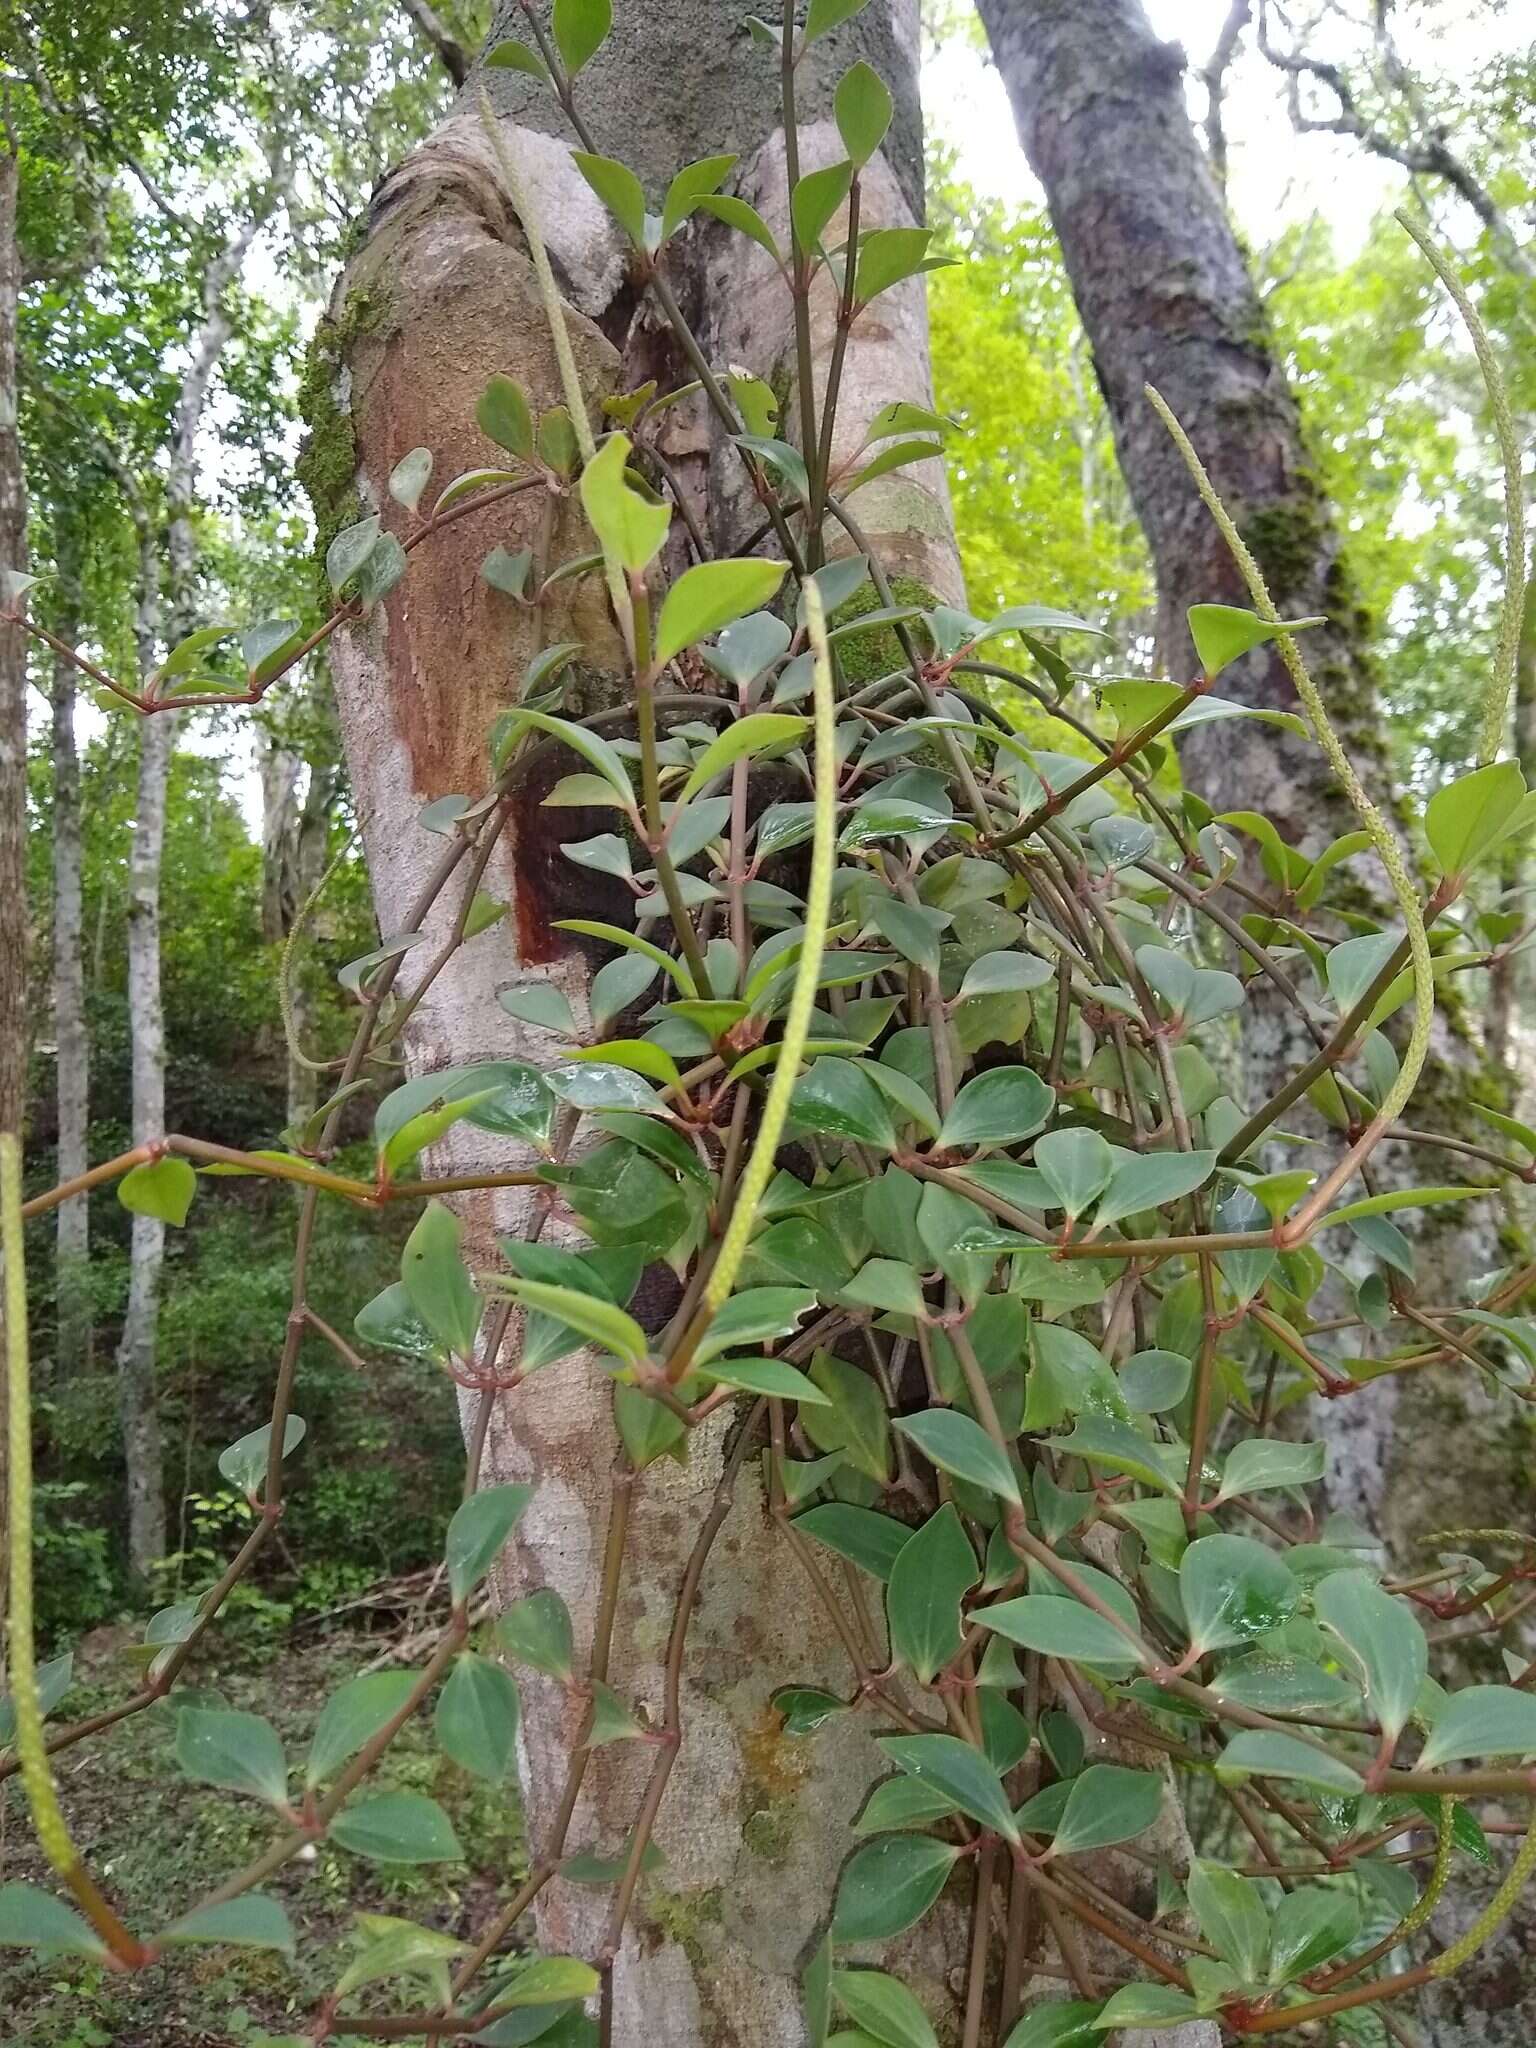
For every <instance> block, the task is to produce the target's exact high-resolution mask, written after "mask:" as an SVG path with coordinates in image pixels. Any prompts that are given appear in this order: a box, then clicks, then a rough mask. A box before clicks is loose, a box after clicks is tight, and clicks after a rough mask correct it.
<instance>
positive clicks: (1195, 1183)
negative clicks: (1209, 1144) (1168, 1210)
mask: <svg viewBox="0 0 1536 2048" xmlns="http://www.w3.org/2000/svg"><path fill="white" fill-rule="evenodd" d="M1215 1170H1216V1154H1215V1152H1214V1151H1209V1152H1141V1153H1133V1154H1132V1155H1131V1157H1130V1158H1128V1159H1122V1160H1120V1161H1119V1163H1118V1164H1117V1165H1116V1167H1115V1170H1114V1173H1113V1175H1112V1176H1111V1178H1110V1183H1109V1186H1108V1187H1107V1188H1106V1189H1105V1190H1104V1192H1103V1194H1102V1195H1101V1196H1100V1197H1099V1205H1098V1207H1097V1208H1096V1209H1095V1210H1094V1212H1093V1220H1094V1224H1095V1226H1096V1227H1097V1228H1103V1226H1104V1225H1106V1224H1109V1223H1118V1222H1119V1221H1120V1219H1121V1217H1122V1216H1135V1215H1137V1214H1139V1212H1140V1211H1141V1210H1143V1209H1161V1208H1163V1207H1164V1206H1165V1205H1166V1204H1168V1203H1170V1202H1177V1201H1179V1200H1181V1199H1182V1198H1183V1197H1184V1196H1185V1195H1192V1194H1193V1193H1194V1192H1195V1189H1196V1188H1199V1187H1203V1186H1204V1185H1205V1183H1206V1182H1207V1181H1208V1180H1209V1179H1210V1177H1211V1175H1212V1173H1214V1172H1215Z"/></svg>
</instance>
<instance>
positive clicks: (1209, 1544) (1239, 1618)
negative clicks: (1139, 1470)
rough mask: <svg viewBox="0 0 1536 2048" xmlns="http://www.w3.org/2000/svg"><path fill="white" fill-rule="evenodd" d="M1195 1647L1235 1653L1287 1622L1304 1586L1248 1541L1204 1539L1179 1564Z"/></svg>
mask: <svg viewBox="0 0 1536 2048" xmlns="http://www.w3.org/2000/svg"><path fill="white" fill-rule="evenodd" d="M1179 1593H1180V1596H1181V1598H1182V1599H1183V1602H1184V1614H1185V1619H1186V1620H1187V1621H1188V1623H1189V1640H1190V1644H1191V1647H1194V1646H1195V1645H1198V1646H1199V1648H1200V1651H1201V1653H1202V1654H1204V1652H1205V1651H1207V1650H1226V1649H1230V1648H1231V1647H1232V1645H1233V1644H1234V1643H1247V1642H1251V1641H1253V1639H1254V1638H1255V1637H1256V1636H1262V1635H1268V1634H1269V1632H1270V1630H1271V1629H1276V1628H1279V1627H1281V1626H1282V1625H1283V1624H1284V1623H1285V1622H1286V1621H1288V1620H1289V1619H1290V1617H1291V1615H1292V1614H1293V1613H1294V1611H1295V1609H1296V1605H1297V1602H1298V1601H1299V1600H1300V1598H1301V1587H1300V1586H1299V1585H1298V1584H1297V1582H1296V1579H1295V1577H1294V1575H1293V1574H1292V1573H1291V1572H1290V1570H1289V1569H1288V1568H1287V1566H1286V1564H1285V1561H1284V1559H1283V1558H1282V1557H1279V1556H1277V1555H1276V1554H1275V1552H1274V1551H1272V1550H1266V1549H1265V1547H1264V1545H1263V1544H1262V1543H1255V1542H1254V1541H1253V1539H1252V1538H1251V1537H1249V1536H1202V1537H1201V1538H1200V1539H1199V1541H1198V1542H1195V1543H1191V1544H1190V1546H1189V1548H1188V1550H1186V1551H1185V1553H1184V1556H1183V1559H1182V1561H1181V1562H1180V1565H1179Z"/></svg>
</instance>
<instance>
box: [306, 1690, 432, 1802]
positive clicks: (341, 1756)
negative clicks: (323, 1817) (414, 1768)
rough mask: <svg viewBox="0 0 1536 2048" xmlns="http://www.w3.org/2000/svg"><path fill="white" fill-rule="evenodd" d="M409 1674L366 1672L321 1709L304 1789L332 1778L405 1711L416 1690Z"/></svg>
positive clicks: (338, 1692) (332, 1697) (310, 1747)
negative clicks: (407, 1702)
mask: <svg viewBox="0 0 1536 2048" xmlns="http://www.w3.org/2000/svg"><path fill="white" fill-rule="evenodd" d="M415 1684H416V1677H415V1673H414V1672H410V1671H365V1672H364V1673H363V1674H362V1675H361V1677H358V1678H351V1679H348V1681H347V1683H346V1684H345V1685H344V1686H342V1687H341V1688H340V1690H339V1691H337V1692H336V1693H333V1694H332V1696H331V1698H330V1699H328V1700H327V1701H326V1703H325V1705H324V1707H323V1708H322V1709H321V1713H320V1718H319V1720H318V1721H317V1722H316V1723H315V1733H314V1737H313V1739H312V1741H311V1742H310V1745H309V1761H308V1763H307V1764H306V1765H305V1767H304V1782H305V1784H306V1785H319V1784H321V1783H322V1782H323V1781H324V1780H325V1779H327V1778H330V1777H334V1776H335V1774H336V1772H337V1771H339V1770H340V1769H341V1767H342V1765H343V1764H344V1763H346V1761H347V1760H348V1758H349V1757H354V1756H356V1755H357V1752H358V1751H359V1750H360V1749H361V1748H362V1747H363V1745H364V1743H366V1742H369V1741H371V1740H372V1738H373V1737H374V1736H375V1735H377V1734H378V1732H379V1730H380V1729H381V1728H382V1727H384V1726H385V1724H386V1723H387V1722H390V1721H392V1720H393V1719H394V1717H395V1716H396V1714H398V1713H399V1712H400V1711H401V1709H402V1708H403V1707H404V1705H405V1703H406V1701H407V1700H408V1699H409V1698H410V1696H411V1693H412V1691H413V1689H414V1688H415Z"/></svg>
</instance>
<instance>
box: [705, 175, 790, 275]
mask: <svg viewBox="0 0 1536 2048" xmlns="http://www.w3.org/2000/svg"><path fill="white" fill-rule="evenodd" d="M698 204H699V210H700V212H702V213H710V214H713V215H714V217H715V219H716V220H721V221H724V222H725V225H726V226H727V227H728V228H735V229H736V231H737V233H738V234H742V235H746V236H748V237H749V239H750V240H752V241H754V242H756V244H757V246H758V247H759V248H760V249H766V250H767V252H768V254H769V255H770V256H771V257H772V258H773V260H774V262H775V263H777V262H779V261H780V260H781V258H780V256H779V245H778V243H777V242H776V241H775V240H774V239H773V231H772V229H771V228H770V227H769V225H768V223H767V221H765V220H764V219H763V216H762V215H761V214H760V213H759V212H758V210H757V208H756V207H755V206H749V205H748V204H747V202H746V200H745V199H737V198H734V197H733V196H732V195H731V194H730V193H728V192H713V193H710V194H709V195H708V196H707V197H705V198H703V199H701V200H700V201H699V202H698Z"/></svg>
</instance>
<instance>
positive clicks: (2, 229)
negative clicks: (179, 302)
mask: <svg viewBox="0 0 1536 2048" xmlns="http://www.w3.org/2000/svg"><path fill="white" fill-rule="evenodd" d="M17 182H18V175H17V160H16V157H15V155H14V153H12V152H11V151H10V150H9V149H8V148H6V149H0V570H5V569H11V570H15V571H17V572H18V573H20V572H23V571H25V569H26V565H27V480H26V472H25V469H24V468H23V464H22V454H21V437H20V434H19V432H18V429H17V390H16V309H17V300H18V298H19V296H20V291H21V258H20V252H19V250H18V248H17V244H16V187H17ZM9 601H10V600H9V598H8V596H7V595H6V594H4V593H0V605H3V604H5V603H8V602H9ZM26 829H27V643H26V636H25V635H24V634H23V633H22V631H21V628H20V627H19V626H7V625H0V1130H4V1131H14V1132H17V1133H18V1134H19V1133H20V1130H21V1124H22V1117H23V1114H24V1111H25V1095H26V1080H27V1063H26V1047H27V1032H26V1007H27V887H26V881H27V876H26Z"/></svg>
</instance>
